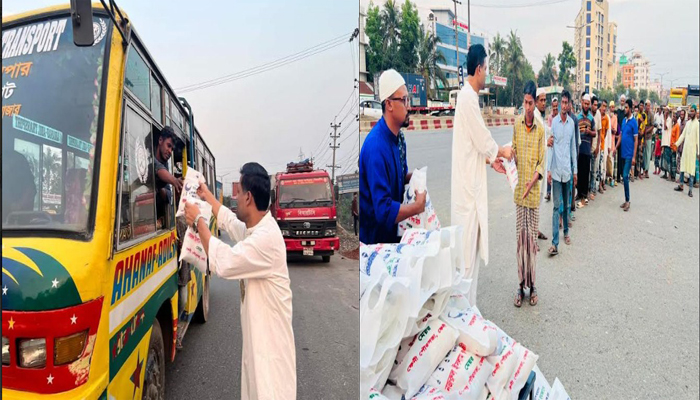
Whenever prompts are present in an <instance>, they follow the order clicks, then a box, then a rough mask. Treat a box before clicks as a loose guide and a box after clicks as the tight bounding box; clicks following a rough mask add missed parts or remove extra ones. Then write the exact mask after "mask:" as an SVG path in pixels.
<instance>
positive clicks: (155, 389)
mask: <svg viewBox="0 0 700 400" xmlns="http://www.w3.org/2000/svg"><path fill="white" fill-rule="evenodd" d="M164 384H165V346H164V344H163V331H162V330H161V329H160V322H158V319H157V318H155V319H153V329H152V331H151V342H150V343H149V344H148V360H147V361H146V376H145V377H144V379H143V391H144V393H143V398H144V399H145V400H164V399H165V385H164Z"/></svg>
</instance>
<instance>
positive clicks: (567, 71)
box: [557, 41, 576, 88]
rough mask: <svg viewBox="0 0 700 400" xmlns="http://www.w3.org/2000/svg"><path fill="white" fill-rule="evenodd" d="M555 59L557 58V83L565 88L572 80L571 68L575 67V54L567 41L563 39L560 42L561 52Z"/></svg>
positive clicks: (568, 86)
mask: <svg viewBox="0 0 700 400" xmlns="http://www.w3.org/2000/svg"><path fill="white" fill-rule="evenodd" d="M557 60H559V83H560V84H561V85H562V86H564V87H565V88H570V87H571V83H572V81H573V78H572V74H571V69H572V68H575V67H576V56H574V48H573V47H571V45H570V44H569V42H567V41H564V42H563V43H562V44H561V53H559V56H558V57H557Z"/></svg>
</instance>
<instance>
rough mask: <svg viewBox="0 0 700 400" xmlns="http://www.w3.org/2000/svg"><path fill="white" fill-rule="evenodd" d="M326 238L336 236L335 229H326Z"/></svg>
mask: <svg viewBox="0 0 700 400" xmlns="http://www.w3.org/2000/svg"><path fill="white" fill-rule="evenodd" d="M326 236H335V229H326Z"/></svg>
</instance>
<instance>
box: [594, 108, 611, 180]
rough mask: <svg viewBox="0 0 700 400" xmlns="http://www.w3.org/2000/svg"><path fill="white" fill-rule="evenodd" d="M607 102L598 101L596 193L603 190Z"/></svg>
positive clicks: (607, 139) (607, 121)
mask: <svg viewBox="0 0 700 400" xmlns="http://www.w3.org/2000/svg"><path fill="white" fill-rule="evenodd" d="M607 111H608V102H607V100H601V101H600V110H599V112H600V139H599V140H598V143H600V145H599V149H598V150H599V155H598V174H597V175H596V181H597V182H598V193H600V194H603V193H604V192H605V175H606V173H607V161H608V149H610V144H609V143H608V142H609V141H610V118H608V113H607Z"/></svg>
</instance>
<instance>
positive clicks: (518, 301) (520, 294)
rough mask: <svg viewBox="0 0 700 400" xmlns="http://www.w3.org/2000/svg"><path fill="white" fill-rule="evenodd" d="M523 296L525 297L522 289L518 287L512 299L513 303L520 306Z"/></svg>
mask: <svg viewBox="0 0 700 400" xmlns="http://www.w3.org/2000/svg"><path fill="white" fill-rule="evenodd" d="M523 297H525V293H523V290H522V289H518V291H517V292H516V293H515V299H514V300H513V305H514V306H516V307H518V308H520V306H522V305H523Z"/></svg>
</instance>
